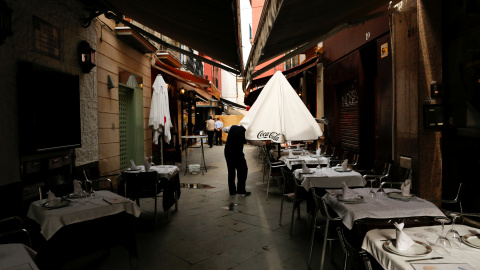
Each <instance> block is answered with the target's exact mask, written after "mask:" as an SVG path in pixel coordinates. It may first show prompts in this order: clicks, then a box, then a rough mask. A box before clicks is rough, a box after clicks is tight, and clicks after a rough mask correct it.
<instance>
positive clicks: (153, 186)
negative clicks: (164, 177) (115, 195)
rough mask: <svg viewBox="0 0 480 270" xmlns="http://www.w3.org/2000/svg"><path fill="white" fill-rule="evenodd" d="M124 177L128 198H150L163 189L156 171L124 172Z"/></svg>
mask: <svg viewBox="0 0 480 270" xmlns="http://www.w3.org/2000/svg"><path fill="white" fill-rule="evenodd" d="M122 178H123V179H125V186H126V187H125V193H126V194H125V197H127V198H133V199H136V198H150V197H155V196H157V194H158V193H160V192H161V191H162V187H161V184H160V183H159V178H158V173H157V172H156V171H151V172H138V173H126V172H123V173H122Z"/></svg>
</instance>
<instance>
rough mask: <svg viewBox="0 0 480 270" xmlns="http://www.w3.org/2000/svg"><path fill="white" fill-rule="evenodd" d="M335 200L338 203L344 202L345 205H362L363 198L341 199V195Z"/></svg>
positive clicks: (358, 196)
mask: <svg viewBox="0 0 480 270" xmlns="http://www.w3.org/2000/svg"><path fill="white" fill-rule="evenodd" d="M337 200H338V201H339V202H346V203H363V202H365V201H364V200H363V196H360V195H357V197H354V198H351V199H342V195H337Z"/></svg>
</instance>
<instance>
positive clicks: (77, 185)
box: [73, 180, 83, 195]
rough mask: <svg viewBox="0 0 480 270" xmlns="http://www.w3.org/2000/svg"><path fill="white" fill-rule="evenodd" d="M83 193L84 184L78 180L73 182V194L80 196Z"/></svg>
mask: <svg viewBox="0 0 480 270" xmlns="http://www.w3.org/2000/svg"><path fill="white" fill-rule="evenodd" d="M82 191H83V189H82V183H81V182H80V181H78V180H73V194H75V195H80V194H82Z"/></svg>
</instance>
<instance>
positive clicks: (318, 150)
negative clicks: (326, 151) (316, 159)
mask: <svg viewBox="0 0 480 270" xmlns="http://www.w3.org/2000/svg"><path fill="white" fill-rule="evenodd" d="M315 153H316V154H317V156H320V154H321V153H322V149H320V148H318V149H317V151H315Z"/></svg>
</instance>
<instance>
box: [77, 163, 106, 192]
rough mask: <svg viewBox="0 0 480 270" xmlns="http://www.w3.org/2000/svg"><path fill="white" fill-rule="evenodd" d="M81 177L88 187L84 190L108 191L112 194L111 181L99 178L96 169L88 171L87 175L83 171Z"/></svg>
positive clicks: (99, 175)
mask: <svg viewBox="0 0 480 270" xmlns="http://www.w3.org/2000/svg"><path fill="white" fill-rule="evenodd" d="M83 176H84V177H85V181H86V182H87V184H88V185H90V186H87V187H85V190H87V191H91V190H92V191H95V190H110V191H111V192H113V185H112V180H110V178H100V177H102V175H101V174H100V172H99V171H98V168H97V169H94V171H92V170H90V171H89V172H88V173H87V171H86V170H83Z"/></svg>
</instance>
